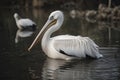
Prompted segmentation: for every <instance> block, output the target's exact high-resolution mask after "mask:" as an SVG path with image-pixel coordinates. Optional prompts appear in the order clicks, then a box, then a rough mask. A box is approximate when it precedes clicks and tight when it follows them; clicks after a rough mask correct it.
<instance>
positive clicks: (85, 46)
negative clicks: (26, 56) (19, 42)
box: [28, 10, 102, 60]
mask: <svg viewBox="0 0 120 80" xmlns="http://www.w3.org/2000/svg"><path fill="white" fill-rule="evenodd" d="M63 21H64V15H63V13H62V12H61V11H59V10H57V11H54V12H52V13H51V14H50V16H49V18H48V20H47V22H46V23H45V25H44V26H43V28H42V29H41V31H40V32H39V33H38V35H37V37H36V38H35V40H34V41H33V43H32V44H31V46H30V47H29V48H28V51H30V50H31V48H32V47H33V46H35V44H37V43H38V42H39V41H40V40H41V46H42V50H43V51H44V53H45V54H46V55H47V56H48V57H50V58H53V59H64V60H72V59H74V58H85V57H86V56H90V57H93V58H100V57H102V54H100V53H99V49H98V46H97V45H96V44H95V43H94V42H93V40H91V39H90V38H88V37H82V36H72V35H59V36H55V37H51V34H52V33H53V32H55V31H57V30H58V29H59V28H60V27H61V25H62V24H63Z"/></svg>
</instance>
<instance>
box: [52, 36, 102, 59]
mask: <svg viewBox="0 0 120 80" xmlns="http://www.w3.org/2000/svg"><path fill="white" fill-rule="evenodd" d="M52 39H53V40H54V41H53V45H54V48H55V49H56V50H57V51H60V50H62V51H64V52H65V53H66V54H68V55H73V56H77V57H86V55H89V56H91V57H94V58H96V57H97V58H99V57H102V55H101V54H99V51H98V46H97V45H96V44H95V43H94V42H93V40H91V39H90V38H88V37H81V36H71V35H61V36H56V37H54V38H52Z"/></svg>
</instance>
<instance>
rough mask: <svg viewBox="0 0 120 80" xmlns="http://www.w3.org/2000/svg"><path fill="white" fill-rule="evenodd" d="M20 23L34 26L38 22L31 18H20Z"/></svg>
mask: <svg viewBox="0 0 120 80" xmlns="http://www.w3.org/2000/svg"><path fill="white" fill-rule="evenodd" d="M18 25H20V26H33V25H36V24H35V23H34V22H33V21H32V20H30V19H20V20H19V21H18Z"/></svg>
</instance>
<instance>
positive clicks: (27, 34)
mask: <svg viewBox="0 0 120 80" xmlns="http://www.w3.org/2000/svg"><path fill="white" fill-rule="evenodd" d="M33 33H34V31H29V30H21V29H18V30H17V32H16V37H15V43H18V42H19V41H20V39H22V38H26V37H30V36H31V35H32V34H33Z"/></svg>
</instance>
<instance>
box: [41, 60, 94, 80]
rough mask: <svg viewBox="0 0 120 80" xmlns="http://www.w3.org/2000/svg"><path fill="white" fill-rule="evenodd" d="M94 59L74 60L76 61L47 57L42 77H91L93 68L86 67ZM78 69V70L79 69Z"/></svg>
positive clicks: (56, 79) (61, 79) (54, 79)
mask: <svg viewBox="0 0 120 80" xmlns="http://www.w3.org/2000/svg"><path fill="white" fill-rule="evenodd" d="M92 61H93V60H92V59H91V60H89V61H86V60H83V62H82V61H81V60H77V59H76V60H74V61H65V60H54V59H51V58H47V60H46V61H45V63H44V65H43V72H42V78H43V80H48V79H50V80H76V79H84V78H85V76H87V78H89V80H91V79H90V75H89V74H90V71H89V69H91V68H86V66H87V65H86V63H87V64H89V63H91V62H92ZM77 69H78V70H77Z"/></svg>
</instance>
